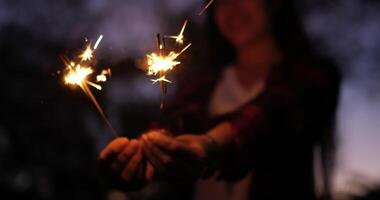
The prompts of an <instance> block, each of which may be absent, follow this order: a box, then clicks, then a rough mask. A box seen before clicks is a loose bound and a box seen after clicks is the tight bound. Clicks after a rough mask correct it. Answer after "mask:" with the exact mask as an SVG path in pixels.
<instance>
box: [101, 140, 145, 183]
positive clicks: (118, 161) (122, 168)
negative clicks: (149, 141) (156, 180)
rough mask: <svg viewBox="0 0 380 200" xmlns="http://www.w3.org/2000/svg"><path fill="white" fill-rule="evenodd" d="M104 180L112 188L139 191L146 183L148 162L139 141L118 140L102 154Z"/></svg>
mask: <svg viewBox="0 0 380 200" xmlns="http://www.w3.org/2000/svg"><path fill="white" fill-rule="evenodd" d="M100 166H101V172H102V174H103V178H105V181H106V182H107V183H108V184H109V185H110V186H111V187H117V188H122V189H124V190H137V189H140V188H141V187H143V186H144V185H145V183H146V179H145V172H146V171H148V170H146V162H143V154H142V144H141V142H140V141H139V140H136V139H133V140H128V139H127V138H117V139H115V140H114V141H112V142H111V143H110V144H109V145H107V147H105V148H104V149H103V150H102V152H101V153H100Z"/></svg>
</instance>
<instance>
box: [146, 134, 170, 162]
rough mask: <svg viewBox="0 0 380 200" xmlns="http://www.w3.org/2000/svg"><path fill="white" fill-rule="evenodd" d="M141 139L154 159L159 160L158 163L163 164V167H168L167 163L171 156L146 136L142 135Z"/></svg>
mask: <svg viewBox="0 0 380 200" xmlns="http://www.w3.org/2000/svg"><path fill="white" fill-rule="evenodd" d="M143 141H144V143H145V145H146V147H147V150H148V151H149V152H150V154H151V155H152V156H154V157H155V160H157V162H159V165H161V166H163V168H164V169H167V168H168V165H169V164H170V163H171V162H172V158H171V156H169V155H168V154H167V153H165V152H164V151H161V150H160V149H159V148H158V147H157V146H156V145H154V144H153V143H152V142H151V141H150V140H149V139H148V136H145V137H143Z"/></svg>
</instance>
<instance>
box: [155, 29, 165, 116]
mask: <svg viewBox="0 0 380 200" xmlns="http://www.w3.org/2000/svg"><path fill="white" fill-rule="evenodd" d="M157 47H158V50H159V55H160V57H162V56H163V55H164V54H165V39H164V38H161V35H160V34H159V33H158V34H157ZM159 76H160V78H159V79H162V78H165V77H166V71H162V70H161V71H160V72H159ZM159 79H157V81H159ZM157 81H156V82H157ZM159 82H160V90H161V93H160V99H161V101H160V102H161V103H160V109H161V110H162V109H164V104H165V96H166V93H167V91H168V87H167V84H166V81H159Z"/></svg>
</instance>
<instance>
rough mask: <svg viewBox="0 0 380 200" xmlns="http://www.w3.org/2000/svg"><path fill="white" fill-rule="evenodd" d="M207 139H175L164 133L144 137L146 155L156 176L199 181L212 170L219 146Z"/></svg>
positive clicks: (205, 136) (182, 136)
mask: <svg viewBox="0 0 380 200" xmlns="http://www.w3.org/2000/svg"><path fill="white" fill-rule="evenodd" d="M214 143H215V142H213V140H212V139H211V138H210V137H209V136H207V135H191V134H187V135H181V136H178V137H176V138H172V137H170V136H168V135H166V134H164V133H163V132H161V131H151V132H149V133H147V134H145V135H143V136H142V144H143V145H142V146H143V152H144V155H145V156H146V157H147V158H148V160H149V162H150V163H152V165H153V167H154V170H155V173H158V174H159V175H161V176H164V177H166V178H174V179H183V178H198V177H200V176H202V175H204V174H205V172H206V171H207V170H206V169H210V166H211V164H212V163H213V161H215V159H214V152H215V150H216V149H215V148H216V145H215V144H214Z"/></svg>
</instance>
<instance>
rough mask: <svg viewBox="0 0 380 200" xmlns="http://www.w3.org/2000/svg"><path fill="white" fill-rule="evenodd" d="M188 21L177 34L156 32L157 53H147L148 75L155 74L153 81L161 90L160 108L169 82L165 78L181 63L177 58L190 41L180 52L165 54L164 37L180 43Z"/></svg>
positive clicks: (182, 40) (162, 105) (162, 106)
mask: <svg viewBox="0 0 380 200" xmlns="http://www.w3.org/2000/svg"><path fill="white" fill-rule="evenodd" d="M187 23H188V21H187V20H186V21H185V22H184V24H183V26H182V28H181V30H180V32H179V34H178V35H177V36H165V37H161V35H160V34H157V48H158V53H151V54H148V55H147V65H148V73H147V74H148V75H152V76H157V77H158V78H157V79H152V81H153V83H157V82H158V83H160V90H161V98H160V99H161V104H160V108H161V109H163V108H164V104H165V96H166V93H167V83H171V81H170V80H168V79H167V78H166V75H167V73H168V72H169V71H171V70H173V69H174V67H175V66H177V65H179V64H181V62H180V61H178V60H177V58H178V57H179V56H180V55H181V54H182V53H183V52H185V51H186V50H187V49H188V48H189V47H190V46H191V43H190V44H188V45H187V46H185V47H184V48H183V49H182V50H181V51H180V52H175V51H170V52H169V53H168V54H167V55H166V53H165V50H166V45H165V38H168V39H175V41H176V43H178V44H180V45H182V44H183V42H184V32H185V28H186V25H187Z"/></svg>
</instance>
